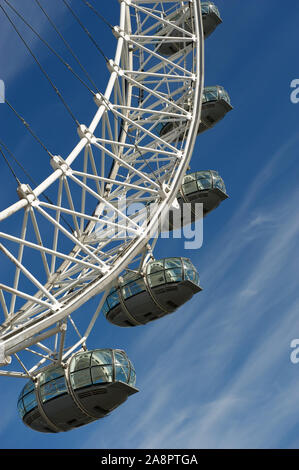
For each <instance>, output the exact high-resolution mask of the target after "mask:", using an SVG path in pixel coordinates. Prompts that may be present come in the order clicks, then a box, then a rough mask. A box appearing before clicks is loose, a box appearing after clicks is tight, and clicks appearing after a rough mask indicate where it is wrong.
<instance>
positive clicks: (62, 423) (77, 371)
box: [18, 349, 138, 433]
mask: <svg viewBox="0 0 299 470" xmlns="http://www.w3.org/2000/svg"><path fill="white" fill-rule="evenodd" d="M135 382H136V374H135V370H134V367H133V365H132V363H131V361H130V360H129V358H128V357H127V355H126V353H125V352H124V351H121V350H118V349H95V350H92V351H84V352H78V353H75V354H74V355H73V356H71V358H70V359H69V361H68V362H67V364H66V367H61V366H58V367H57V366H54V367H51V368H49V369H47V371H46V372H42V373H40V374H39V375H38V376H37V378H36V382H35V383H34V382H33V381H32V380H30V381H29V382H27V384H26V385H25V386H24V388H23V389H22V391H21V393H20V396H19V399H18V411H19V414H20V416H21V418H22V420H23V422H24V424H26V425H27V426H29V427H30V428H31V429H33V430H35V431H40V432H49V433H51V432H52V433H57V432H61V431H69V430H71V429H73V428H77V427H79V426H83V425H85V424H88V423H90V422H92V421H95V420H97V419H99V418H103V417H104V416H106V415H107V414H109V413H110V412H111V411H112V410H114V409H115V408H116V407H118V406H119V405H121V404H122V403H123V402H124V401H126V399H127V398H128V397H129V396H130V395H132V394H133V393H136V392H138V390H137V389H136V388H135Z"/></svg>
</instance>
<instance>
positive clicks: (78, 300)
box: [0, 0, 204, 356]
mask: <svg viewBox="0 0 299 470" xmlns="http://www.w3.org/2000/svg"><path fill="white" fill-rule="evenodd" d="M126 7H127V4H126V2H125V1H123V0H122V1H121V5H120V26H121V27H122V26H123V25H124V23H125V15H126ZM193 7H194V22H195V33H196V35H195V36H196V42H197V45H196V66H197V69H196V76H197V77H198V80H197V81H196V86H195V91H194V106H193V115H192V120H191V121H190V127H189V132H188V136H187V139H186V145H185V149H184V154H183V157H184V158H181V161H180V163H179V166H178V169H177V172H176V174H175V177H174V179H173V181H172V184H171V187H170V190H169V192H168V193H167V194H166V196H165V199H164V200H163V201H162V202H161V204H160V206H159V208H158V209H157V211H156V213H155V215H154V217H153V218H152V219H151V221H150V223H149V225H148V226H147V228H146V229H145V230H144V232H143V233H142V234H141V235H140V236H139V237H138V238H137V239H136V240H134V241H133V242H132V245H131V247H130V248H129V249H128V250H127V251H126V254H125V257H123V258H121V259H120V260H118V262H117V263H116V264H115V265H114V266H113V268H112V269H111V270H110V271H109V272H107V273H106V274H104V275H103V276H102V277H101V278H100V279H96V280H95V281H92V282H91V283H90V284H89V285H88V286H87V287H86V288H85V289H84V290H83V291H80V293H79V294H78V295H77V296H75V297H74V298H72V299H71V301H70V302H69V304H68V305H67V306H63V307H62V308H60V309H58V310H57V311H55V312H53V311H50V312H49V314H48V316H47V317H44V318H42V319H38V320H35V321H34V320H33V321H30V322H28V324H27V326H26V329H25V331H24V330H22V331H20V332H16V333H14V334H13V335H12V336H11V337H10V334H8V337H7V338H6V339H4V338H3V341H0V343H1V350H2V354H3V353H4V354H5V356H7V355H9V354H12V353H14V352H17V351H20V350H22V349H23V348H22V347H21V346H20V343H24V341H26V340H27V341H28V342H30V339H31V338H33V336H34V335H36V334H37V333H39V332H41V331H44V330H45V329H46V328H49V327H50V326H52V325H53V324H55V323H56V322H59V321H61V320H63V319H64V318H65V317H67V316H68V315H70V314H71V313H72V312H74V311H75V310H77V309H78V308H79V307H81V306H82V305H83V304H84V303H85V302H86V301H88V300H89V299H91V298H92V297H94V296H95V295H97V294H99V293H100V292H103V291H104V290H105V289H107V288H108V287H109V285H110V283H111V282H112V281H113V280H114V279H115V278H116V277H117V276H118V275H119V274H120V273H121V272H122V270H123V269H124V268H125V267H126V266H127V265H128V264H129V263H130V262H131V261H132V260H133V259H134V258H135V257H136V256H137V255H138V254H139V253H140V252H141V250H142V248H144V246H145V245H146V244H147V243H148V241H149V240H150V238H151V234H152V233H154V232H155V230H154V228H155V227H156V226H157V223H158V222H159V220H160V218H161V215H162V214H165V213H166V211H167V209H168V208H169V207H170V206H171V204H172V202H173V201H174V199H175V197H176V194H177V191H178V189H179V187H180V185H181V182H182V179H183V177H184V175H185V173H186V170H187V167H188V165H189V162H190V159H191V156H192V152H193V148H194V145H195V140H196V137H197V127H198V125H199V122H200V116H201V106H202V92H203V85H204V34H203V23H202V16H201V3H200V0H194V1H193ZM123 45H124V39H123V38H122V37H119V39H118V44H117V50H116V55H115V62H116V63H119V62H120V57H121V52H122V48H123ZM116 78H117V74H116V72H112V74H111V76H110V80H109V82H108V85H107V88H106V91H105V95H104V96H105V97H106V98H107V99H109V97H110V95H111V93H112V90H113V86H114V83H115V80H116ZM103 112H104V106H100V107H99V109H98V110H97V112H96V115H95V117H94V119H93V121H92V122H91V124H90V127H89V129H90V130H91V131H92V132H93V131H94V130H95V129H96V127H97V125H98V123H99V122H100V120H101V117H102V115H103ZM87 143H88V139H87V138H86V137H83V138H82V139H81V140H80V142H79V143H78V144H77V145H76V147H75V148H74V149H73V150H72V152H71V153H70V154H69V156H68V157H67V159H66V160H65V162H66V163H67V164H68V165H71V163H72V162H73V161H74V160H75V159H76V157H77V156H78V155H79V153H80V152H81V151H82V150H83V149H84V147H85V145H86V144H87ZM62 173H63V171H62V170H61V169H56V170H55V171H54V172H53V173H52V174H51V175H50V176H49V177H48V178H47V179H46V180H44V181H43V182H42V183H41V184H40V185H39V186H38V187H37V188H35V190H34V191H33V195H31V196H30V197H32V198H34V197H38V196H39V195H40V194H41V193H42V192H43V191H45V190H46V189H47V188H48V187H49V186H50V185H51V184H53V183H54V182H55V181H56V180H57V179H58V178H59V177H60V176H61V175H62ZM27 204H28V200H27V199H22V200H20V201H18V202H17V203H15V204H13V205H11V206H10V207H8V208H7V209H5V210H4V211H2V212H0V221H2V220H4V219H6V218H7V217H9V216H10V215H12V214H14V213H15V212H17V211H19V210H21V209H23V208H24V207H26V205H27ZM34 342H35V341H34ZM32 344H33V343H32Z"/></svg>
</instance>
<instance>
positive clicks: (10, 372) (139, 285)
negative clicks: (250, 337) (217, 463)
mask: <svg viewBox="0 0 299 470" xmlns="http://www.w3.org/2000/svg"><path fill="white" fill-rule="evenodd" d="M32 1H33V3H35V6H36V8H39V10H40V14H41V15H43V17H44V19H45V21H48V22H49V24H50V25H51V27H52V28H53V30H55V33H57V34H58V35H59V37H60V39H61V40H62V41H63V43H64V46H68V47H69V52H71V53H72V55H73V58H74V57H75V58H77V57H78V56H77V55H75V53H74V51H73V50H72V49H71V48H70V45H69V44H68V43H67V42H66V40H65V37H64V35H63V32H62V31H61V30H60V29H59V28H58V26H57V25H56V24H55V21H54V20H53V18H51V16H50V14H49V12H48V11H47V6H46V4H45V3H43V2H42V1H41V0H32ZM61 3H62V4H63V6H64V8H66V11H67V13H68V14H69V15H71V16H72V18H73V20H74V21H75V22H76V25H77V27H78V28H81V30H83V32H84V33H85V34H86V36H87V38H88V40H91V41H93V43H94V45H95V40H94V38H93V37H92V35H91V33H90V32H89V30H88V27H87V25H85V24H83V22H82V21H81V19H80V8H79V6H77V8H76V9H75V8H73V6H71V5H70V3H69V2H67V1H66V0H62V2H61ZM80 3H81V4H82V8H83V7H84V8H88V9H89V10H90V13H91V14H93V15H95V16H96V17H97V18H98V19H99V22H100V21H101V19H102V20H103V18H104V13H105V12H104V6H103V5H102V3H103V4H104V3H105V2H101V5H97V6H95V4H92V3H90V2H87V1H85V0H82V2H80ZM119 5H120V13H119V24H118V25H116V26H115V25H108V27H109V28H110V34H111V35H113V36H114V37H115V38H116V41H117V47H116V51H115V55H114V57H106V56H105V54H103V51H102V49H101V48H100V45H98V44H96V45H97V47H98V49H99V50H100V52H101V53H102V55H103V56H104V60H105V66H106V68H107V70H108V71H109V80H108V83H107V86H106V89H104V90H99V89H97V86H96V85H95V83H94V81H93V80H91V79H90V77H89V76H88V74H87V73H86V70H84V69H83V68H82V67H81V72H82V73H83V75H84V72H85V78H84V80H83V79H81V81H82V82H83V83H82V85H83V86H84V87H85V88H86V89H87V90H88V93H89V95H90V102H89V106H90V109H91V110H92V114H93V116H92V119H91V120H90V122H81V121H80V120H78V119H77V117H76V116H74V114H73V113H72V110H71V107H70V106H69V105H68V103H66V101H65V99H64V96H63V93H61V91H60V90H59V87H58V86H57V85H56V83H55V81H54V80H53V79H52V78H51V77H50V75H49V74H48V72H47V71H46V69H45V68H44V66H43V65H42V63H41V61H40V60H39V58H38V57H37V56H36V55H35V53H34V51H33V49H32V47H31V44H30V43H29V42H27V41H26V39H25V38H24V35H23V28H30V30H31V33H33V34H34V35H36V36H37V40H39V41H42V42H43V43H44V45H46V47H47V48H48V53H49V54H55V56H56V59H58V60H60V62H61V63H62V65H64V66H65V67H66V70H67V72H68V73H70V74H72V75H73V76H75V78H77V79H78V74H77V72H76V71H75V68H73V67H72V66H70V64H69V63H68V62H67V61H66V60H65V59H64V56H63V55H62V54H61V53H60V52H59V51H57V50H56V49H55V48H53V47H52V46H51V44H50V43H49V42H48V40H46V39H45V38H43V37H42V36H41V35H40V34H39V33H38V31H37V30H36V29H35V27H33V26H32V25H31V24H30V21H29V20H28V19H27V18H26V17H25V15H24V14H22V13H21V12H20V11H19V10H18V9H16V7H14V6H13V5H12V4H11V3H10V2H9V1H8V0H4V1H3V2H1V5H0V7H1V11H0V13H2V16H3V21H4V20H5V21H8V22H9V24H10V26H11V27H12V29H13V31H14V33H15V34H16V35H17V37H18V39H19V40H20V41H21V42H22V43H23V44H22V45H23V46H25V48H26V49H27V52H29V53H30V54H31V56H32V57H33V59H34V60H35V62H36V63H37V65H38V66H39V68H40V70H41V72H42V74H43V75H44V78H45V79H46V80H47V81H48V83H49V85H50V86H51V87H52V88H53V89H54V91H55V93H56V95H57V98H58V99H59V100H60V101H61V102H62V103H63V105H64V106H65V107H66V110H67V112H68V113H69V114H70V116H71V118H72V119H73V121H74V126H75V129H76V131H77V139H76V140H75V141H74V142H72V145H71V146H70V149H69V152H68V153H67V154H63V155H60V154H59V153H58V152H57V153H54V152H53V151H50V150H49V148H48V146H46V145H45V144H44V140H43V139H41V138H40V137H39V135H38V133H37V132H36V131H35V129H33V128H32V127H31V125H30V123H28V122H27V118H26V116H23V115H21V114H20V113H19V112H18V103H11V102H10V97H9V94H7V95H6V97H5V106H7V107H8V108H9V111H10V112H11V113H12V114H13V115H14V117H15V119H16V120H17V121H18V122H21V125H22V126H24V127H25V130H26V132H28V134H30V137H31V138H33V139H35V141H37V143H38V144H40V146H41V147H43V148H41V152H46V153H47V154H48V161H49V163H50V164H49V165H48V167H47V169H48V175H47V177H46V178H44V179H43V180H42V181H41V182H40V183H38V184H37V185H35V184H33V182H32V181H28V178H26V177H24V178H23V179H22V180H21V179H20V177H18V178H16V199H15V201H11V203H9V204H7V206H6V207H5V208H4V209H2V210H1V212H0V223H1V227H0V250H1V255H2V261H3V260H5V266H7V268H5V270H3V271H2V272H1V279H0V303H1V312H0V314H1V324H0V364H1V370H0V375H1V376H7V377H11V378H17V379H24V380H25V381H26V383H25V385H24V386H23V388H22V387H20V389H21V391H20V395H19V398H18V403H17V406H18V411H19V414H20V417H21V419H22V420H23V422H24V424H25V425H27V426H29V427H31V428H32V429H34V430H35V431H39V432H52V433H57V432H61V431H69V430H71V429H73V428H77V427H80V426H82V425H85V424H88V423H90V422H92V421H95V420H97V419H100V418H103V417H104V416H106V415H108V414H109V413H111V412H113V410H114V409H115V408H117V407H118V406H120V405H121V404H122V403H123V402H124V401H126V400H127V399H130V400H131V399H132V400H133V399H134V397H132V398H130V397H131V396H132V395H134V394H135V393H137V392H138V371H136V373H135V368H134V365H133V364H134V357H130V358H129V357H128V356H127V354H126V353H125V352H124V351H122V350H120V349H115V348H110V349H109V348H104V347H101V344H99V347H98V348H97V349H89V348H88V339H89V336H90V334H91V332H92V331H94V330H95V329H96V328H97V327H98V323H99V321H100V318H101V317H103V318H104V321H108V322H110V323H111V324H113V325H115V326H116V327H120V328H121V327H123V328H130V327H136V328H146V326H145V325H146V324H147V323H149V322H152V321H158V320H159V319H160V318H161V317H164V316H166V315H169V319H171V318H173V316H172V314H173V313H174V312H175V311H176V310H177V309H179V308H180V307H181V306H182V305H185V304H187V302H188V300H190V299H191V298H192V297H193V296H194V295H200V291H201V290H202V287H201V284H200V273H199V272H198V271H197V268H196V267H195V266H194V264H193V262H192V257H191V258H189V257H186V256H185V255H184V254H181V253H179V254H178V253H174V254H173V256H172V257H164V258H162V259H161V258H156V257H155V248H156V245H157V244H158V243H159V234H160V233H161V231H162V230H163V227H165V225H164V223H165V220H166V219H167V220H168V222H169V223H168V230H169V231H172V230H174V229H175V228H177V226H178V225H179V226H183V225H184V224H186V223H193V222H194V221H196V219H197V217H198V215H197V212H196V210H195V206H196V205H197V204H200V205H202V211H203V212H202V216H203V217H205V216H208V214H209V213H210V212H211V211H213V210H215V209H216V208H217V207H218V206H219V205H220V204H221V203H222V202H223V201H225V199H227V198H228V196H229V195H228V194H227V191H226V187H225V183H224V181H223V179H222V177H221V176H220V174H219V173H218V172H217V170H216V169H210V168H200V167H199V165H200V163H198V162H196V166H198V168H197V171H192V172H191V171H190V170H189V166H190V162H191V159H192V154H193V150H194V146H195V143H196V140H197V139H200V136H201V134H202V133H203V132H205V131H207V130H209V129H211V128H213V127H214V126H215V125H216V124H217V123H218V122H219V121H221V120H222V119H223V118H224V117H225V115H226V114H227V113H228V112H230V111H231V110H232V105H231V102H230V97H229V94H228V92H227V91H226V90H225V89H224V88H223V87H222V86H221V85H218V84H217V85H214V84H211V85H209V84H205V79H204V44H205V41H206V40H207V41H208V40H209V37H210V36H211V34H213V32H214V31H215V29H216V28H217V26H218V25H220V24H221V23H222V19H221V14H220V12H219V10H218V8H217V6H216V5H215V4H214V3H212V2H210V1H208V2H200V0H194V1H192V2H190V1H187V0H167V1H165V0H160V1H156V0H120V2H119ZM80 7H81V6H80ZM16 19H18V22H17V21H16ZM19 24H22V28H20V27H19ZM20 44H21V43H20ZM77 62H78V61H77ZM78 64H79V65H80V63H79V62H78ZM81 65H82V64H81ZM80 76H81V75H80ZM219 80H220V82H221V77H219ZM62 132H63V130H62ZM213 132H214V130H213ZM0 151H1V155H2V156H3V157H4V158H5V160H6V162H7V163H8V165H9V166H10V168H11V169H12V166H11V163H9V162H11V161H12V160H11V159H10V160H9V157H12V155H11V154H10V152H9V149H8V148H7V146H6V145H5V143H4V142H2V141H0ZM24 158H25V156H24ZM43 161H44V160H43ZM12 171H13V170H12ZM14 176H16V175H14ZM49 194H50V195H51V197H49ZM136 203H138V208H137V209H136V208H135V209H134V210H132V207H133V205H134V204H136ZM188 205H189V206H190V207H191V219H190V220H187V221H186V220H185V219H184V207H185V206H188ZM177 212H179V216H178V217H176V213H177ZM3 263H4V261H3ZM93 298H96V299H98V304H97V305H98V306H97V308H96V310H95V311H92V312H89V313H88V314H84V318H82V317H83V315H82V314H80V321H79V322H77V320H76V318H75V315H76V312H77V311H78V310H79V309H80V308H81V307H82V306H84V305H85V304H86V303H87V302H88V301H89V300H90V299H93ZM101 320H102V318H101ZM79 323H80V325H79ZM74 333H75V334H74ZM99 338H100V335H99ZM99 341H100V339H99ZM136 375H137V381H136Z"/></svg>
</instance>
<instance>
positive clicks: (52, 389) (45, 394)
mask: <svg viewBox="0 0 299 470" xmlns="http://www.w3.org/2000/svg"><path fill="white" fill-rule="evenodd" d="M39 387H40V395H41V399H42V402H43V403H45V402H46V401H48V400H51V399H52V398H55V397H57V396H58V395H61V394H63V393H66V392H67V386H66V383H65V377H64V369H63V368H62V367H56V368H54V369H51V370H49V371H46V372H44V373H42V374H41V376H40V379H39Z"/></svg>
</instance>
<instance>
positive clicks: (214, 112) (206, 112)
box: [155, 85, 233, 140]
mask: <svg viewBox="0 0 299 470" xmlns="http://www.w3.org/2000/svg"><path fill="white" fill-rule="evenodd" d="M185 107H186V109H188V106H185ZM232 109H233V107H232V105H231V102H230V97H229V94H228V93H227V91H226V90H225V89H224V88H223V87H222V86H219V85H216V86H210V87H205V88H204V91H203V96H202V109H201V122H200V124H199V126H198V131H197V134H201V133H202V132H204V131H206V130H207V129H210V128H211V127H213V126H214V125H215V124H217V122H219V121H221V119H223V118H224V117H225V115H226V114H227V113H228V112H229V111H231V110H232ZM186 125H187V122H186V121H182V120H181V121H174V120H173V121H169V122H166V123H160V124H158V125H157V126H156V129H155V131H156V132H157V133H158V134H159V135H160V137H163V136H165V135H166V134H168V133H170V132H173V133H174V131H175V130H177V129H178V127H182V130H180V129H179V130H178V132H179V135H178V138H179V140H182V139H184V136H185V130H186V129H185V128H186ZM176 136H177V133H176V134H174V135H173V137H174V139H175V138H176Z"/></svg>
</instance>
